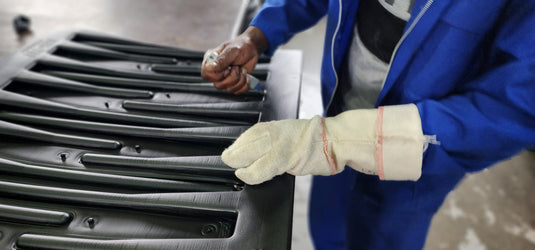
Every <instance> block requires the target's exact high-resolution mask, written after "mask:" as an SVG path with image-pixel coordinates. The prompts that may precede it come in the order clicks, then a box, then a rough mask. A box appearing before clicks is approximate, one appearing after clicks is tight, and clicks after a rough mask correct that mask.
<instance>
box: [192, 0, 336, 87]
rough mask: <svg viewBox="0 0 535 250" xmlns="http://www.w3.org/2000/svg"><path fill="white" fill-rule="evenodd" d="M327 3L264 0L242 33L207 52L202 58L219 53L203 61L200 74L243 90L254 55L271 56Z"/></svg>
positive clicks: (320, 13)
mask: <svg viewBox="0 0 535 250" xmlns="http://www.w3.org/2000/svg"><path fill="white" fill-rule="evenodd" d="M327 4H328V1H326V0H322V1H312V0H298V1H296V0H293V1H292V0H284V1H281V0H278V1H275V0H271V1H269V0H268V1H267V2H266V3H265V4H264V5H263V6H262V9H261V10H260V12H259V13H258V14H257V16H256V17H255V18H254V19H253V21H252V22H251V26H249V28H247V30H246V31H245V32H244V33H243V34H241V35H239V36H238V37H236V38H234V39H232V40H230V41H227V42H225V43H223V44H221V45H219V46H218V47H216V48H215V49H212V50H209V51H207V53H206V54H205V60H206V55H208V54H210V53H212V52H216V53H217V54H218V55H219V56H218V57H217V58H216V59H215V60H214V61H213V62H212V63H204V62H203V67H202V71H201V75H202V77H203V78H204V79H206V80H208V81H212V82H213V83H214V86H215V87H216V88H218V89H223V90H226V91H228V92H231V93H235V94H239V93H243V92H245V91H247V90H248V89H249V81H250V79H249V78H248V77H247V73H248V72H251V71H252V70H253V69H254V67H255V66H256V63H257V61H258V55H260V54H262V53H266V54H268V55H272V54H273V52H274V51H275V50H276V48H277V47H278V46H279V45H281V44H282V43H285V42H286V41H288V39H290V38H291V37H292V36H293V35H294V34H295V33H296V32H299V31H301V30H304V29H306V28H308V27H310V26H312V25H313V24H315V23H316V22H317V21H318V20H319V19H320V18H321V17H322V16H323V15H325V13H326V11H327Z"/></svg>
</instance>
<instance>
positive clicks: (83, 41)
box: [0, 32, 301, 249]
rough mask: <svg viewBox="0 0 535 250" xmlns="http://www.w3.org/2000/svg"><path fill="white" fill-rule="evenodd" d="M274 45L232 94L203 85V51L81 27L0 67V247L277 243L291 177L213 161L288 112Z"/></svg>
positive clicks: (294, 79)
mask: <svg viewBox="0 0 535 250" xmlns="http://www.w3.org/2000/svg"><path fill="white" fill-rule="evenodd" d="M286 53H287V54H284V53H282V54H280V55H279V56H277V55H276V56H275V57H274V58H273V60H272V62H273V63H272V64H263V65H260V66H259V70H256V71H255V72H253V73H254V74H256V75H257V76H260V78H261V79H265V82H264V83H265V84H264V85H265V86H266V89H265V91H258V90H250V91H248V92H247V93H245V94H243V95H233V94H229V93H226V92H223V91H220V90H217V89H215V88H214V87H213V85H212V83H206V82H203V81H202V79H201V78H200V76H199V69H200V68H199V65H200V63H201V60H202V56H203V54H204V52H199V51H190V50H186V49H180V48H172V47H165V46H160V45H152V44H147V43H143V42H138V41H132V40H127V39H122V38H117V37H113V36H108V35H102V34H96V33H89V32H67V33H60V34H56V35H54V36H51V37H49V38H46V39H43V40H40V41H38V42H36V43H34V44H31V45H29V46H27V47H25V48H23V49H22V50H20V51H19V52H17V53H15V54H14V55H12V56H11V57H8V58H6V59H5V60H3V61H1V62H0V247H1V248H3V249H135V248H137V249H289V248H290V241H291V227H292V225H291V220H292V207H293V184H294V178H293V177H292V176H289V175H283V176H279V177H276V178H274V179H273V180H272V181H269V182H267V183H264V184H262V185H257V186H248V185H245V184H244V183H242V182H241V181H240V180H238V179H237V178H236V177H235V175H234V169H232V168H230V167H228V166H226V165H225V164H224V163H223V162H222V161H221V159H220V156H219V155H220V154H221V152H222V151H223V150H224V149H225V148H226V147H228V146H229V145H230V144H231V143H232V142H233V141H234V140H235V139H237V138H238V137H239V135H240V134H241V133H243V132H244V131H245V130H247V129H248V128H249V127H250V126H252V125H254V123H257V122H259V121H269V120H279V119H289V118H296V116H297V107H298V101H299V100H298V94H299V87H300V86H299V83H300V82H299V81H300V78H299V75H300V65H301V61H300V60H301V59H300V56H301V54H300V53H297V54H295V53H293V52H292V53H290V52H286ZM262 60H264V61H269V60H266V59H265V58H264V59H262ZM192 65H193V66H192ZM270 83H273V85H272V84H270ZM271 86H273V88H271Z"/></svg>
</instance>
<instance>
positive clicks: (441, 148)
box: [251, 0, 535, 250]
mask: <svg viewBox="0 0 535 250" xmlns="http://www.w3.org/2000/svg"><path fill="white" fill-rule="evenodd" d="M358 2H359V1H358V0H267V1H266V3H265V4H264V5H263V7H262V9H261V10H260V12H259V13H258V15H257V16H256V17H255V19H254V20H253V21H252V23H251V25H254V26H257V27H258V28H260V29H261V30H262V31H263V32H264V34H265V35H266V37H267V39H268V41H269V49H268V51H267V54H268V55H269V54H272V53H273V52H274V50H275V49H276V48H277V47H278V46H279V45H281V44H283V43H285V42H286V41H287V40H288V39H289V38H291V37H292V35H293V34H295V33H297V32H299V31H302V30H304V29H306V28H308V27H310V26H312V25H314V24H315V23H316V22H317V21H318V20H319V19H321V18H322V17H323V16H325V15H327V29H326V35H325V45H324V54H323V64H322V71H321V73H322V76H321V81H322V97H323V104H324V108H325V113H326V114H327V115H335V114H336V113H338V112H340V110H337V106H338V105H337V101H339V100H337V98H335V93H336V88H337V87H338V84H339V82H338V75H337V74H338V73H337V71H338V70H339V69H340V65H341V63H342V60H343V57H344V55H345V54H346V52H347V51H346V50H347V48H348V44H349V43H350V40H351V33H352V30H353V26H354V20H355V14H356V13H357V8H358ZM407 103H414V104H416V105H417V107H418V110H419V112H420V116H421V121H422V128H423V132H424V134H426V135H436V136H437V140H438V141H440V145H430V146H429V148H428V149H427V150H426V152H425V153H424V160H423V165H422V176H421V178H420V179H419V180H418V181H416V182H412V181H380V180H379V179H378V177H376V176H371V175H365V174H361V173H357V172H355V171H352V170H351V169H350V168H346V170H345V171H344V172H342V173H341V174H339V175H335V176H330V177H323V176H316V177H314V180H313V188H312V195H311V204H310V225H311V234H312V237H313V240H314V244H315V246H316V248H317V249H329V250H332V249H345V248H349V249H374V250H377V249H389V250H391V249H421V248H422V247H423V245H424V242H425V238H426V234H427V230H428V227H429V224H430V221H431V218H432V216H433V215H434V213H435V212H436V211H437V210H438V208H439V207H440V205H441V204H442V202H443V200H444V198H445V196H446V195H447V194H448V193H449V192H450V191H451V190H452V189H453V188H454V187H455V185H456V184H457V183H458V182H459V181H460V180H461V179H462V178H463V176H464V175H465V174H466V173H467V172H474V171H479V170H482V169H484V168H486V167H489V166H491V165H492V164H494V163H496V162H498V161H500V160H503V159H506V158H509V157H511V156H513V155H515V154H517V153H519V152H520V151H522V150H523V149H524V148H526V147H529V146H533V145H535V0H510V1H507V0H492V1H481V0H416V2H415V3H414V7H413V9H412V14H411V18H410V19H409V21H408V22H407V25H406V27H405V32H404V35H403V37H402V38H401V41H400V43H399V45H398V48H397V49H396V50H395V51H394V55H393V59H392V61H391V65H390V68H389V71H388V76H387V78H386V81H385V83H384V87H383V89H382V91H381V93H380V95H379V98H378V100H377V103H376V106H380V105H396V104H407Z"/></svg>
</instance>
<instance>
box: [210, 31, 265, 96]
mask: <svg viewBox="0 0 535 250" xmlns="http://www.w3.org/2000/svg"><path fill="white" fill-rule="evenodd" d="M267 46H268V41H267V38H266V37H265V36H264V33H262V31H261V30H260V29H258V28H257V27H254V26H250V27H249V28H248V29H247V30H246V31H245V32H243V33H242V34H241V35H239V36H238V37H236V38H234V39H232V40H230V41H227V42H225V43H223V44H221V45H219V46H218V47H216V48H214V49H211V50H208V51H207V52H206V54H205V55H204V60H203V64H202V65H203V66H202V70H201V76H202V77H203V78H204V79H205V80H208V81H211V82H213V83H214V86H215V87H216V88H218V89H222V90H225V91H228V92H230V93H234V94H240V93H244V92H246V91H247V90H248V89H249V81H250V79H249V77H248V76H247V73H249V72H252V71H253V69H254V68H255V66H256V63H257V62H258V55H259V54H260V53H262V52H263V51H264V50H265V49H266V48H267ZM214 52H215V53H216V54H217V57H216V58H215V59H214V60H213V61H211V62H207V61H206V59H207V57H208V55H210V54H213V53H214Z"/></svg>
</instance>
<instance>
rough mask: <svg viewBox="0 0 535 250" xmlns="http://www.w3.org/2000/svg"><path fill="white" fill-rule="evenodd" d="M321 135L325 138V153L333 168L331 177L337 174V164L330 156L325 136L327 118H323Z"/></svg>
mask: <svg viewBox="0 0 535 250" xmlns="http://www.w3.org/2000/svg"><path fill="white" fill-rule="evenodd" d="M321 128H322V129H321V135H322V138H323V153H324V154H325V157H326V158H327V161H328V162H329V165H330V166H331V175H334V174H336V163H335V162H334V160H333V158H331V156H330V155H329V150H328V148H327V147H328V146H329V141H327V135H326V134H325V117H322V118H321Z"/></svg>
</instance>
